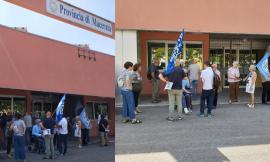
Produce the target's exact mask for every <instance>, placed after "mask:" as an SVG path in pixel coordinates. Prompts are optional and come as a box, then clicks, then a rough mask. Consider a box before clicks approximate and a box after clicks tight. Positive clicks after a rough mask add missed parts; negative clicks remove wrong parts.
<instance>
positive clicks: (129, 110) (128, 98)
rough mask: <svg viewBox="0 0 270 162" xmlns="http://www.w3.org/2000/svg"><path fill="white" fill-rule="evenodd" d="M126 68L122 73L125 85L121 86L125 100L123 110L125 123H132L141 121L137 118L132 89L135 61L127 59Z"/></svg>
mask: <svg viewBox="0 0 270 162" xmlns="http://www.w3.org/2000/svg"><path fill="white" fill-rule="evenodd" d="M124 68H125V69H124V70H123V72H122V74H121V78H122V80H123V85H122V87H121V93H122V100H123V110H122V117H123V121H122V122H123V123H127V122H129V121H131V123H132V124H138V123H141V121H140V120H138V119H136V117H135V113H134V109H135V104H134V94H133V91H132V82H131V81H132V70H133V63H132V62H129V61H127V62H126V63H125V64H124Z"/></svg>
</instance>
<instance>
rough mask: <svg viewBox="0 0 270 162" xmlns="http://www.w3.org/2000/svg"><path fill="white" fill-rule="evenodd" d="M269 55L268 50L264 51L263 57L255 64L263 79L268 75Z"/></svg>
mask: <svg viewBox="0 0 270 162" xmlns="http://www.w3.org/2000/svg"><path fill="white" fill-rule="evenodd" d="M269 56H270V52H266V54H265V55H264V57H263V58H262V59H261V60H260V61H259V62H258V64H257V65H256V66H257V68H258V70H259V72H260V73H261V75H262V76H263V77H264V79H265V80H267V79H268V77H269V71H268V57H269Z"/></svg>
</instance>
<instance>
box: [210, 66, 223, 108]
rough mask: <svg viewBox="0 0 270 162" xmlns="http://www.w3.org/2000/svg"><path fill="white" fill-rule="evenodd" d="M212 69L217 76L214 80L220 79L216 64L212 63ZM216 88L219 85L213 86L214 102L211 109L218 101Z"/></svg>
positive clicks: (218, 80)
mask: <svg viewBox="0 0 270 162" xmlns="http://www.w3.org/2000/svg"><path fill="white" fill-rule="evenodd" d="M212 69H213V71H214V73H215V76H217V78H216V79H217V80H216V82H219V83H220V81H221V77H220V71H219V70H218V68H217V64H212ZM218 89H219V85H217V87H214V103H213V109H215V108H216V107H217V101H218Z"/></svg>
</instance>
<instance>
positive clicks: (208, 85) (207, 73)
mask: <svg viewBox="0 0 270 162" xmlns="http://www.w3.org/2000/svg"><path fill="white" fill-rule="evenodd" d="M201 80H202V85H203V88H202V95H201V102H200V113H199V114H198V116H199V117H204V116H205V117H207V116H208V117H211V116H212V114H211V110H212V108H213V100H214V90H213V84H214V72H213V70H212V68H211V66H210V63H209V61H205V62H204V70H203V71H202V73H201ZM205 100H206V101H207V115H204V109H205Z"/></svg>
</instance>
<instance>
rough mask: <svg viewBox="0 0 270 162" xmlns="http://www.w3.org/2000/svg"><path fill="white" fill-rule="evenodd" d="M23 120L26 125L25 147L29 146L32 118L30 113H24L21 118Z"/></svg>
mask: <svg viewBox="0 0 270 162" xmlns="http://www.w3.org/2000/svg"><path fill="white" fill-rule="evenodd" d="M23 120H24V122H25V125H26V131H25V139H26V145H31V132H32V117H31V115H30V113H28V112H26V113H25V115H24V117H23Z"/></svg>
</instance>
